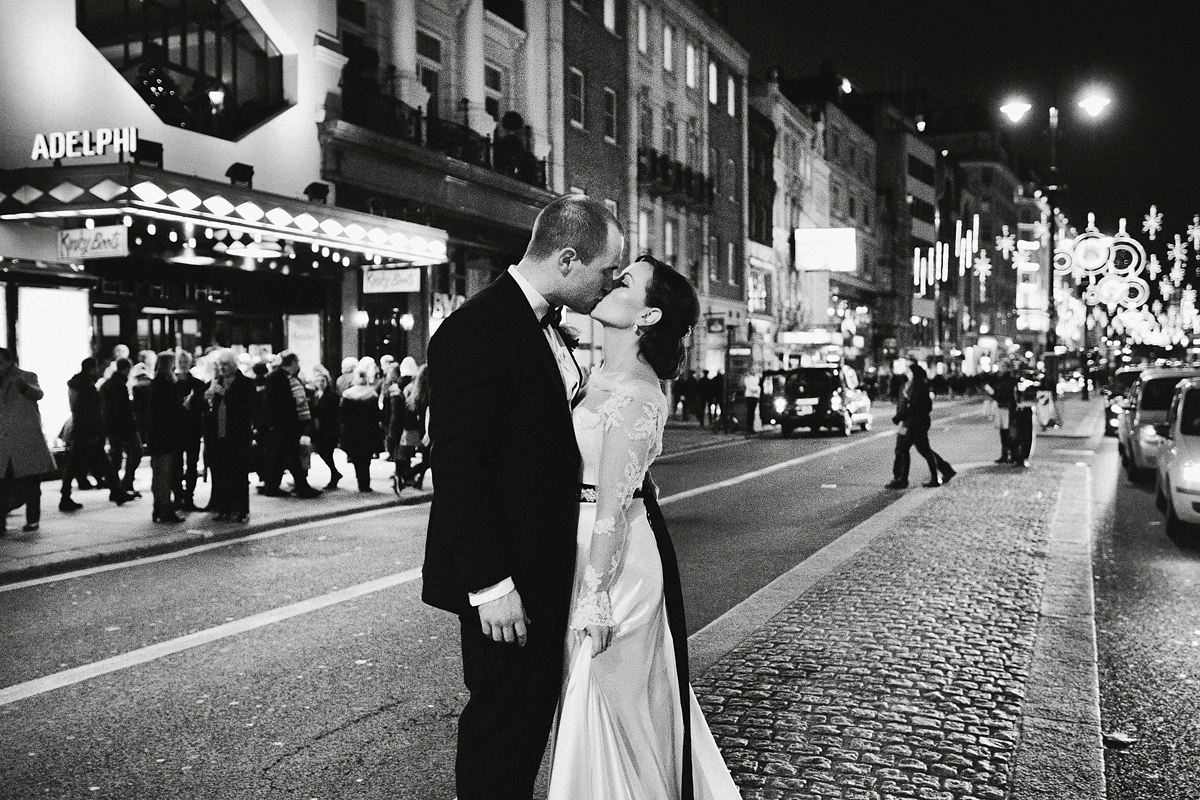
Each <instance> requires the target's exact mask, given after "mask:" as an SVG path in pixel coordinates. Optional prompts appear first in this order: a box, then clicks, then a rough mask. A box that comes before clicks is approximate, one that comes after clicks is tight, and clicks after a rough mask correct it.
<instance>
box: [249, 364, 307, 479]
mask: <svg viewBox="0 0 1200 800" xmlns="http://www.w3.org/2000/svg"><path fill="white" fill-rule="evenodd" d="M299 374H300V358H299V357H298V356H297V355H296V354H295V353H294V352H292V351H291V350H284V351H283V352H282V353H280V354H279V363H278V364H277V365H276V366H275V369H273V370H271V372H270V374H268V375H267V380H266V385H265V390H264V392H263V405H262V422H261V428H260V430H259V436H260V442H259V443H260V444H261V446H262V449H263V470H262V472H260V473H259V475H260V477H262V479H263V485H262V486H260V487H259V488H258V493H259V494H263V495H266V496H268V497H283V496H285V495H286V494H287V492H286V491H284V490H283V489H282V488H281V487H280V482H281V481H282V480H283V473H284V472H290V473H291V474H292V493H293V494H295V495H296V497H301V498H309V497H316V496H317V495H319V494H320V492H319V491H318V490H316V489H314V488H313V487H312V486H309V484H308V470H307V469H305V467H304V463H303V461H302V455H303V451H302V447H303V445H302V443H301V439H302V438H309V437H311V431H312V411H311V410H310V409H309V407H308V396H307V395H306V394H305V392H304V384H303V383H301V382H300V379H299V377H297V376H298V375H299ZM310 441H311V440H310Z"/></svg>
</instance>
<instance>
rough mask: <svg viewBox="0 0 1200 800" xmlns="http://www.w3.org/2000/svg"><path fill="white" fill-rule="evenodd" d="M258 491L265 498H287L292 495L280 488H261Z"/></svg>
mask: <svg viewBox="0 0 1200 800" xmlns="http://www.w3.org/2000/svg"><path fill="white" fill-rule="evenodd" d="M257 491H258V493H259V494H261V495H263V496H264V497H287V496H288V495H289V494H291V492H287V491H284V490H283V489H280V488H279V487H278V486H260V487H258V489H257Z"/></svg>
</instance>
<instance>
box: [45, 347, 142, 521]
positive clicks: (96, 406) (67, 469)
mask: <svg viewBox="0 0 1200 800" xmlns="http://www.w3.org/2000/svg"><path fill="white" fill-rule="evenodd" d="M97 371H98V366H97V363H96V359H94V358H92V357H90V356H89V357H88V358H85V359H83V361H82V362H80V364H79V372H77V373H76V374H75V375H74V376H72V377H71V379H70V380H68V381H67V398H68V401H69V402H70V404H71V435H70V440H69V441H68V442H67V459H66V463H65V464H64V465H63V480H62V499H61V500H59V502H58V510H59V511H64V512H71V511H78V510H79V509H81V508H83V506H82V505H81V504H80V503H77V502H75V501H74V500H73V499H72V498H71V484H72V483H73V482H74V481H75V479H76V478H78V477H82V476H86V475H87V474H88V473H89V472H91V473H93V474H96V475H103V476H104V480H105V483H106V484H107V486H108V487H109V494H108V499H109V500H110V501H112V502H114V503H116V504H117V505H122V504H124V503H127V502H128V501H130V500H132V499H133V495H131V494H129V493H128V492H126V491H125V490H124V489H122V488H121V481H120V479H119V478H118V477H117V471H116V470H115V469H114V468H113V465H112V461H110V460H109V458H108V455H107V454H106V453H105V452H104V418H103V415H102V413H101V407H100V392H99V391H97V389H96V380H97Z"/></svg>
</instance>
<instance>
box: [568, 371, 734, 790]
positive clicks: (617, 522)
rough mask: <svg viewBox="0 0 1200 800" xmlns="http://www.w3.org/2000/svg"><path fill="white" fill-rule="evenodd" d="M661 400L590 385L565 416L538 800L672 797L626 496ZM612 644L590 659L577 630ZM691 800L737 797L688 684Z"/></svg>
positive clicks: (666, 714) (661, 640)
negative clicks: (551, 705)
mask: <svg viewBox="0 0 1200 800" xmlns="http://www.w3.org/2000/svg"><path fill="white" fill-rule="evenodd" d="M666 417H667V401H666V398H665V397H664V396H663V394H662V392H661V391H660V389H659V387H658V386H657V385H655V384H650V383H646V382H643V381H636V380H634V381H623V382H616V381H614V380H613V379H612V378H609V377H608V376H606V375H604V374H603V373H602V372H600V373H597V374H595V375H594V376H592V378H591V380H590V381H589V383H588V388H587V395H586V397H585V398H584V400H583V402H582V403H580V404H579V406H577V407H576V409H575V412H574V423H575V435H576V437H577V439H578V441H579V452H580V454H581V455H582V456H583V476H582V482H583V483H584V484H590V485H593V486H595V487H596V500H597V502H595V503H591V502H581V503H580V506H579V528H578V535H577V543H578V551H577V555H576V559H575V564H576V566H575V595H574V598H573V600H572V603H573V605H572V619H571V626H572V629H571V630H570V631H569V632H568V635H567V661H566V663H567V677H566V681H565V683H564V685H563V692H562V697H561V699H560V701H559V708H558V719H557V727H556V735H555V740H554V759H553V762H552V767H551V778H550V793H549V798H548V800H674V799H675V798H678V797H679V796H680V794H679V784H680V778H681V771H682V762H681V757H682V753H683V741H684V740H683V719H682V713H681V710H680V692H679V683H678V680H679V679H678V677H677V673H676V671H675V666H676V665H675V652H674V649H673V644H672V638H671V631H670V629H669V627H668V624H667V614H666V606H665V603H664V599H663V574H662V562H661V560H660V558H659V554H658V548H657V545H656V544H655V539H654V532H653V530H652V529H651V527H650V522H649V520H648V518H647V516H646V508H645V505H644V504H643V502H642V500H641V499H640V498H634V497H633V493H634V490H635V489H637V488H639V487H640V486H641V484H642V478H643V475H644V474H645V472H646V470H647V469H648V468H649V466H650V464H651V462H653V460H654V459H655V457H657V456H658V455H659V453H661V452H662V432H663V426H664V424H665V421H666ZM610 618H611V620H612V621H613V623H614V624H615V626H616V630H615V634H614V636H613V639H612V644H611V645H610V646H609V648H608V649H607V650H606V651H605V652H603V653H601V654H600V655H599V656H597V657H595V658H592V656H591V641H590V640H589V639H588V638H586V636H583V637H581V636H580V634H579V633H578V630H579V629H582V628H583V627H585V626H586V625H587V624H588V623H589V622H593V623H595V622H601V621H606V620H608V619H610ZM687 696H688V697H689V699H690V705H691V743H692V773H693V784H694V787H695V797H696V800H739V799H740V797H741V795H740V794H739V792H738V790H737V787H736V786H735V785H734V783H733V779H732V778H730V776H729V771H728V770H727V769H726V767H725V763H724V761H723V760H722V759H721V754H720V752H719V751H718V750H717V745H716V742H715V741H714V740H713V737H712V733H711V732H710V731H709V729H708V724H707V723H706V722H705V721H704V715H703V713H702V712H701V710H700V706H699V704H698V703H697V702H696V698H695V695H694V694H693V693H692V691H691V687H688V692H687Z"/></svg>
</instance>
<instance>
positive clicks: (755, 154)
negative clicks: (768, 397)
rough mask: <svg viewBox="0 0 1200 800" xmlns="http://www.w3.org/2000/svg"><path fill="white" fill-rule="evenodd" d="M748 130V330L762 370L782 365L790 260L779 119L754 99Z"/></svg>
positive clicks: (754, 363) (757, 365)
mask: <svg viewBox="0 0 1200 800" xmlns="http://www.w3.org/2000/svg"><path fill="white" fill-rule="evenodd" d="M747 133H748V140H747V141H748V144H749V151H748V159H747V168H746V176H747V184H746V186H747V201H746V227H747V234H748V235H747V236H746V260H747V262H749V269H748V271H747V280H746V310H747V312H748V313H749V315H750V321H749V327H748V328H747V331H746V334H747V341H748V342H749V344H750V349H751V354H750V357H751V364H752V368H753V369H754V370H755V371H756V372H761V371H762V370H763V369H773V368H775V367H776V366H778V358H777V357H776V354H775V347H776V342H777V334H778V331H779V319H780V315H781V313H782V309H781V308H780V302H779V296H778V291H777V287H778V286H779V276H780V274H781V273H782V272H783V271H784V270H786V269H788V263H787V261H786V260H785V261H784V262H782V263H781V262H780V261H779V259H778V255H779V254H778V253H777V252H776V250H775V193H776V191H777V189H776V184H775V140H776V132H775V123H773V122H772V121H771V117H770V116H768V115H767V114H764V113H762V112H761V111H759V110H758V108H757V107H756V105H755V104H754V103H753V101H752V102H751V104H750V108H749V113H748V116H747Z"/></svg>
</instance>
